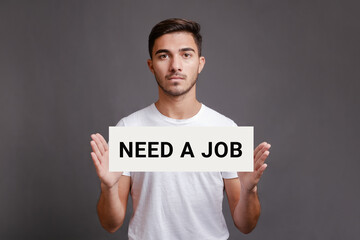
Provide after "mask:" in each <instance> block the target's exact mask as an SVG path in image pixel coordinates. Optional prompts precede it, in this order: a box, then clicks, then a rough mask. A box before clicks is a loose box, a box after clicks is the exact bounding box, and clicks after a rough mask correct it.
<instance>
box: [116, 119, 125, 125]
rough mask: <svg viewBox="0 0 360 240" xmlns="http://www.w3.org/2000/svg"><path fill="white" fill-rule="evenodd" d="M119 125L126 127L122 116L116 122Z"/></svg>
mask: <svg viewBox="0 0 360 240" xmlns="http://www.w3.org/2000/svg"><path fill="white" fill-rule="evenodd" d="M116 126H117V127H125V122H124V119H123V118H122V119H121V120H120V121H119V122H118V123H117V124H116Z"/></svg>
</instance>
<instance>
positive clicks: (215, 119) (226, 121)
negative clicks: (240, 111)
mask: <svg viewBox="0 0 360 240" xmlns="http://www.w3.org/2000/svg"><path fill="white" fill-rule="evenodd" d="M203 108H204V111H203V113H204V114H203V117H204V118H205V119H207V120H208V121H210V122H211V124H215V125H218V126H236V123H235V122H234V121H233V120H232V119H230V118H228V117H226V116H225V115H223V114H221V113H219V112H218V111H216V110H214V109H212V108H210V107H208V106H206V105H204V104H203Z"/></svg>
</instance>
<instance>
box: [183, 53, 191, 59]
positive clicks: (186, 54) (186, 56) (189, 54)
mask: <svg viewBox="0 0 360 240" xmlns="http://www.w3.org/2000/svg"><path fill="white" fill-rule="evenodd" d="M183 56H184V58H190V57H191V56H192V55H191V53H184V55H183Z"/></svg>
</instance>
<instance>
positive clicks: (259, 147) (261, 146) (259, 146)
mask: <svg viewBox="0 0 360 240" xmlns="http://www.w3.org/2000/svg"><path fill="white" fill-rule="evenodd" d="M266 144H267V142H262V143H260V144H259V145H258V146H257V147H256V148H255V150H254V157H255V156H256V154H257V153H258V152H259V151H260V150H261V149H262V148H263V147H264V146H265V145H266Z"/></svg>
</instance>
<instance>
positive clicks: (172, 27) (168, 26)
mask: <svg viewBox="0 0 360 240" xmlns="http://www.w3.org/2000/svg"><path fill="white" fill-rule="evenodd" d="M181 31H184V32H189V33H191V34H192V35H193V37H194V41H195V43H196V45H197V48H198V51H199V56H201V43H202V37H201V35H200V24H198V23H197V22H194V21H190V20H186V19H181V18H169V19H166V20H163V21H161V22H159V23H158V24H156V25H155V26H154V27H153V29H152V30H151V32H150V35H149V42H148V44H149V54H150V58H152V50H153V48H154V43H155V40H156V39H157V38H159V37H161V36H162V35H164V34H167V33H172V32H181Z"/></svg>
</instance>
